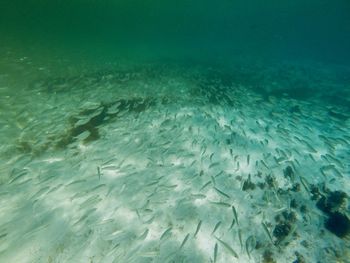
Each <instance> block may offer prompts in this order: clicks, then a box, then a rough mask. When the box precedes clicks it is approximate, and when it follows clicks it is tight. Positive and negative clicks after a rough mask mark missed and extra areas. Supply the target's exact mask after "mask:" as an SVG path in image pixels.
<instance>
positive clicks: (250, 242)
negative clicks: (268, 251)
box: [245, 236, 256, 258]
mask: <svg viewBox="0 0 350 263" xmlns="http://www.w3.org/2000/svg"><path fill="white" fill-rule="evenodd" d="M255 246H256V239H255V237H254V236H249V237H248V238H247V240H246V241H245V250H246V252H247V255H248V257H249V258H250V253H251V252H252V251H253V249H254V248H255Z"/></svg>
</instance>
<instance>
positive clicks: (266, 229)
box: [261, 222, 274, 245]
mask: <svg viewBox="0 0 350 263" xmlns="http://www.w3.org/2000/svg"><path fill="white" fill-rule="evenodd" d="M261 225H262V227H263V229H264V231H265V233H266V234H267V236H268V237H269V239H270V241H271V243H272V244H273V245H274V242H273V239H272V236H271V234H270V231H269V229H268V228H267V225H266V223H264V222H261Z"/></svg>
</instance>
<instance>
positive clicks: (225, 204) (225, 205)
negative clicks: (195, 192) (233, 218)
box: [209, 201, 231, 207]
mask: <svg viewBox="0 0 350 263" xmlns="http://www.w3.org/2000/svg"><path fill="white" fill-rule="evenodd" d="M209 203H210V204H212V205H218V206H224V207H231V205H230V204H229V203H225V202H212V201H209Z"/></svg>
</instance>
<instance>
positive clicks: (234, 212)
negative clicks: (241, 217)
mask: <svg viewBox="0 0 350 263" xmlns="http://www.w3.org/2000/svg"><path fill="white" fill-rule="evenodd" d="M232 212H233V216H234V219H235V220H236V222H237V225H239V223H238V217H237V210H236V208H235V206H234V205H232Z"/></svg>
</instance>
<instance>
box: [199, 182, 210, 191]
mask: <svg viewBox="0 0 350 263" xmlns="http://www.w3.org/2000/svg"><path fill="white" fill-rule="evenodd" d="M209 184H211V181H208V182H207V183H205V184H204V185H203V186H202V187H201V189H199V191H202V190H203V189H204V188H206V187H207V186H208V185H209Z"/></svg>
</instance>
